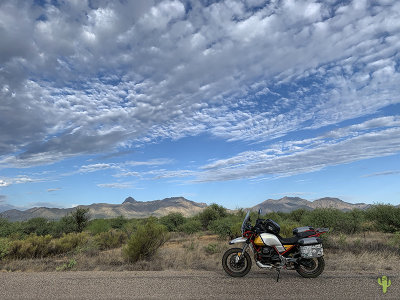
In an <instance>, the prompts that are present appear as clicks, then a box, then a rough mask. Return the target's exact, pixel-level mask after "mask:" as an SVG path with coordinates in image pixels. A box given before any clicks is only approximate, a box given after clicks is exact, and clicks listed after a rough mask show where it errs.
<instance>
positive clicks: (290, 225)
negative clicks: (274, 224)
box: [279, 220, 300, 237]
mask: <svg viewBox="0 0 400 300" xmlns="http://www.w3.org/2000/svg"><path fill="white" fill-rule="evenodd" d="M279 225H280V226H281V231H280V235H281V236H283V237H291V236H293V229H294V228H296V227H300V224H299V223H297V222H294V221H291V220H285V221H283V222H282V223H281V224H279Z"/></svg>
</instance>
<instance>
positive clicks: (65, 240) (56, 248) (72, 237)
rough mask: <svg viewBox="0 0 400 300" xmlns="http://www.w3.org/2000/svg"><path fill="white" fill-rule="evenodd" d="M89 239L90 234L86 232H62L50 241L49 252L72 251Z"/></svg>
mask: <svg viewBox="0 0 400 300" xmlns="http://www.w3.org/2000/svg"><path fill="white" fill-rule="evenodd" d="M89 240H90V236H89V234H88V233H86V232H79V233H76V232H73V233H69V234H63V236H62V237H60V238H58V239H53V240H52V241H51V246H50V247H51V253H52V254H61V253H68V252H71V251H74V250H76V249H78V248H80V247H84V246H85V245H86V244H87V243H88V242H89Z"/></svg>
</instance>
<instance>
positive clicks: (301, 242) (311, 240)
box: [297, 237, 322, 246]
mask: <svg viewBox="0 0 400 300" xmlns="http://www.w3.org/2000/svg"><path fill="white" fill-rule="evenodd" d="M297 243H298V244H299V245H300V246H308V245H315V244H321V243H322V239H321V238H319V237H310V238H304V239H300V240H299V241H298V242H297Z"/></svg>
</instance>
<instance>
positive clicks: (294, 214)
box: [287, 208, 308, 223]
mask: <svg viewBox="0 0 400 300" xmlns="http://www.w3.org/2000/svg"><path fill="white" fill-rule="evenodd" d="M307 212H308V211H307V210H305V209H303V208H300V209H296V210H293V211H291V212H290V213H289V214H288V216H287V218H288V219H290V220H292V221H294V222H297V223H300V222H301V219H302V218H303V216H305V215H306V214H307Z"/></svg>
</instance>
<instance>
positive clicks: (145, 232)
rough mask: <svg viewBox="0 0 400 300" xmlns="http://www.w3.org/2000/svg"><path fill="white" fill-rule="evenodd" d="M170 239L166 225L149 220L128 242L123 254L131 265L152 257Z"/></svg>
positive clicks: (140, 226)
mask: <svg viewBox="0 0 400 300" xmlns="http://www.w3.org/2000/svg"><path fill="white" fill-rule="evenodd" d="M167 238H168V232H167V229H166V228H165V226H164V225H160V224H157V223H156V222H155V221H154V220H149V221H148V222H147V223H146V224H145V225H139V226H138V228H137V230H136V232H135V233H134V234H133V235H132V236H131V237H130V239H129V240H128V244H127V245H126V247H125V248H124V250H123V252H124V255H125V257H126V258H127V260H128V261H129V262H131V263H133V262H137V261H138V260H142V259H148V258H150V257H152V256H153V255H154V254H155V253H156V251H157V250H158V248H160V247H161V246H162V245H163V244H164V243H165V242H166V241H167Z"/></svg>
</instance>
